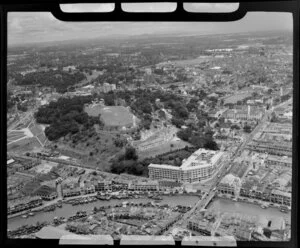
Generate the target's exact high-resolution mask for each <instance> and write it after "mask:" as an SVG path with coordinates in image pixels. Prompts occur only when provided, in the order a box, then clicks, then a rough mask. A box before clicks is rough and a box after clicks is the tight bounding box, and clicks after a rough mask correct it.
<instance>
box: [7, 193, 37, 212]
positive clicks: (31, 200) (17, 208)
mask: <svg viewBox="0 0 300 248" xmlns="http://www.w3.org/2000/svg"><path fill="white" fill-rule="evenodd" d="M42 204H43V201H42V198H41V197H39V196H34V197H30V196H28V197H26V198H22V199H20V200H17V201H14V202H9V203H8V206H7V214H8V215H11V214H15V213H18V212H22V211H24V210H29V209H32V208H35V207H38V206H41V205H42Z"/></svg>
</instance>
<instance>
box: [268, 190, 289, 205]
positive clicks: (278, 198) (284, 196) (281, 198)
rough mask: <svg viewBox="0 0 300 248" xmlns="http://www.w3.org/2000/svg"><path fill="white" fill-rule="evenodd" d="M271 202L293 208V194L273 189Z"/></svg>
mask: <svg viewBox="0 0 300 248" xmlns="http://www.w3.org/2000/svg"><path fill="white" fill-rule="evenodd" d="M270 200H271V202H274V203H278V204H281V205H286V206H291V200H292V194H291V193H290V192H284V191H281V190H278V189H273V190H272V191H271V196H270Z"/></svg>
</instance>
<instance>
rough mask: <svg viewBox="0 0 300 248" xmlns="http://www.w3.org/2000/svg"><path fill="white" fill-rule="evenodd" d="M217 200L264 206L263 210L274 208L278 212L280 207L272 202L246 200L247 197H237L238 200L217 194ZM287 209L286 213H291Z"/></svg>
mask: <svg viewBox="0 0 300 248" xmlns="http://www.w3.org/2000/svg"><path fill="white" fill-rule="evenodd" d="M217 197H218V198H221V199H227V200H231V201H235V202H245V203H249V204H253V205H258V206H260V207H261V206H264V207H265V208H264V209H267V208H274V209H278V210H279V211H280V208H281V206H282V205H280V204H277V203H273V202H266V201H261V200H257V199H250V198H247V197H238V198H234V199H235V200H234V199H233V198H231V197H229V196H226V195H222V194H219V195H218V196H217ZM287 209H288V212H290V211H291V207H287Z"/></svg>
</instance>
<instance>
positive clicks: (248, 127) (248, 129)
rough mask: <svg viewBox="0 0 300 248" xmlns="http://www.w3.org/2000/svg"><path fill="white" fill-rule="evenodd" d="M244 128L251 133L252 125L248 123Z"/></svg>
mask: <svg viewBox="0 0 300 248" xmlns="http://www.w3.org/2000/svg"><path fill="white" fill-rule="evenodd" d="M243 129H244V132H246V133H251V126H249V125H247V124H246V125H245V126H244V128H243Z"/></svg>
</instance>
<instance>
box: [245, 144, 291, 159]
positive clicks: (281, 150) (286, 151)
mask: <svg viewBox="0 0 300 248" xmlns="http://www.w3.org/2000/svg"><path fill="white" fill-rule="evenodd" d="M247 148H248V149H249V150H252V151H257V152H262V153H269V154H273V155H279V156H290V157H291V156H292V142H284V141H281V142H275V141H274V142H271V141H261V140H260V141H252V142H250V143H249V144H248V145H247Z"/></svg>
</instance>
